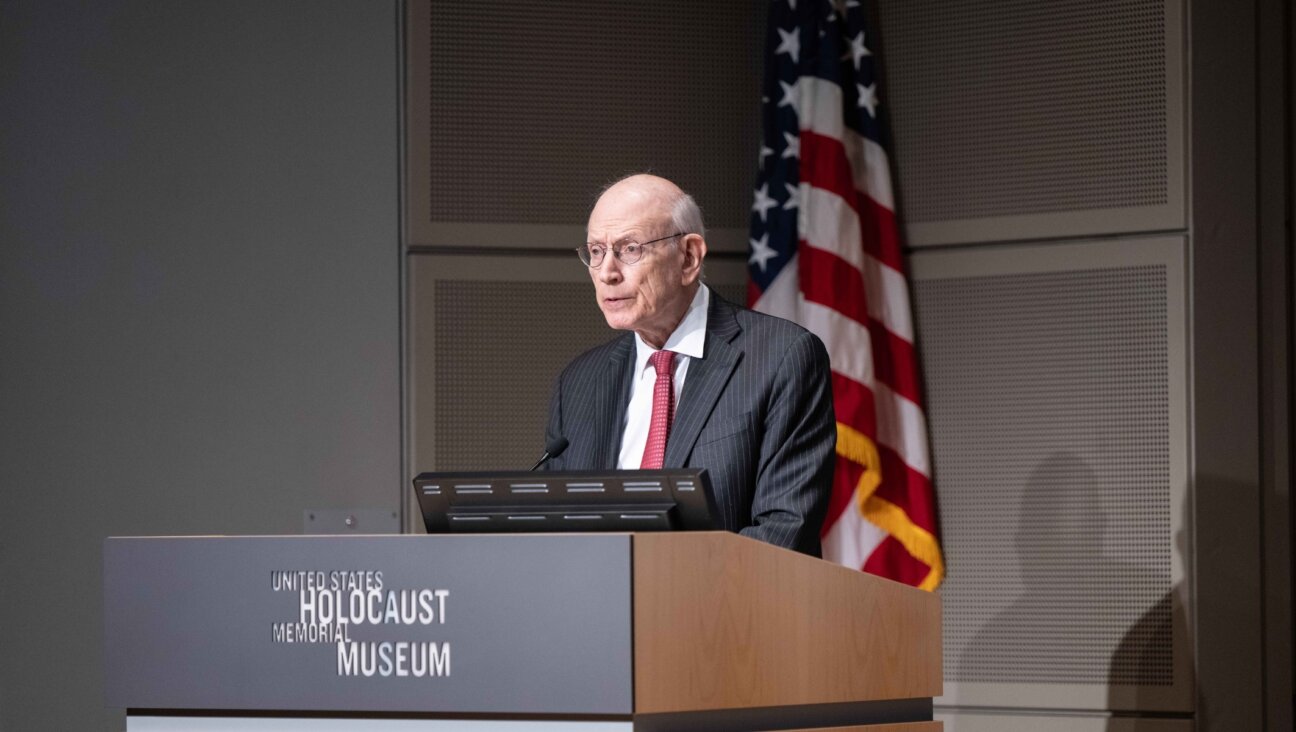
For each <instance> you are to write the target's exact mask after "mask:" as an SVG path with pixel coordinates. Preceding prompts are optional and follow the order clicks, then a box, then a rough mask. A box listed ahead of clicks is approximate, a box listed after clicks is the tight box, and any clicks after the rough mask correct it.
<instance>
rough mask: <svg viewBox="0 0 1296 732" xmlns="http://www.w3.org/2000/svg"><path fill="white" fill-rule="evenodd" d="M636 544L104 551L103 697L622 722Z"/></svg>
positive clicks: (351, 543) (209, 706)
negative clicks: (616, 719)
mask: <svg viewBox="0 0 1296 732" xmlns="http://www.w3.org/2000/svg"><path fill="white" fill-rule="evenodd" d="M630 558H631V557H630V536H629V535H627V534H597V535H596V534H589V535H547V536H546V535H536V536H507V537H501V536H489V535H483V536H357V537H312V536H305V537H190V538H111V539H108V540H107V541H106V542H105V545H104V624H105V627H104V635H105V646H106V647H105V668H106V673H105V677H104V678H105V698H106V701H107V704H108V705H109V706H116V707H124V708H128V709H136V710H146V709H158V710H184V709H193V710H199V709H205V710H280V711H291V710H312V711H315V712H321V711H334V710H336V711H349V712H363V711H383V712H433V713H435V712H442V713H451V712H453V713H468V714H476V713H491V714H589V715H629V714H631V713H632V712H633V696H632V693H633V690H632V681H633V677H632V647H631V644H632V635H631V588H630V577H631V571H630V569H631V567H630Z"/></svg>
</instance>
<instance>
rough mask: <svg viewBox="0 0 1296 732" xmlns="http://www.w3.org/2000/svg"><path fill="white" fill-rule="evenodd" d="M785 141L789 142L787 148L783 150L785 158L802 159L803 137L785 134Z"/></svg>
mask: <svg viewBox="0 0 1296 732" xmlns="http://www.w3.org/2000/svg"><path fill="white" fill-rule="evenodd" d="M783 139H784V140H786V141H787V146H786V147H784V148H783V154H782V155H781V156H779V157H783V158H797V159H798V160H799V159H800V158H801V136H800V135H794V134H792V133H791V132H784V133H783Z"/></svg>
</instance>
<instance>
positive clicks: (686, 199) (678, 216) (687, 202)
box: [671, 193, 706, 239]
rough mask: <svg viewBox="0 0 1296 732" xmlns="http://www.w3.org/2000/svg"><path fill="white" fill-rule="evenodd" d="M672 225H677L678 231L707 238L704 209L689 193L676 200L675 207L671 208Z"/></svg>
mask: <svg viewBox="0 0 1296 732" xmlns="http://www.w3.org/2000/svg"><path fill="white" fill-rule="evenodd" d="M671 223H672V224H674V225H675V230H676V231H679V232H682V233H685V234H697V235H698V236H700V237H702V238H703V239H705V238H706V224H704V223H702V209H701V207H699V206H698V205H697V201H694V200H693V197H692V196H690V195H689V194H687V193H684V194H683V195H681V196H680V197H679V198H677V199H675V203H674V205H672V206H671Z"/></svg>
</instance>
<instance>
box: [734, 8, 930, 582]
mask: <svg viewBox="0 0 1296 732" xmlns="http://www.w3.org/2000/svg"><path fill="white" fill-rule="evenodd" d="M769 17H770V21H769V22H770V25H769V30H768V34H767V46H768V49H769V55H768V57H767V62H766V71H765V84H764V87H763V89H764V99H763V102H764V106H763V108H762V118H763V121H764V135H763V145H762V147H761V150H760V160H761V168H760V175H759V177H758V179H757V187H756V193H755V196H754V200H753V204H752V215H751V225H752V237H751V250H750V257H749V272H750V274H751V282H750V285H749V287H748V295H749V304H750V305H751V306H752V307H753V308H755V309H757V310H760V311H763V312H767V313H771V314H774V315H779V316H781V317H786V318H789V319H791V320H795V321H797V322H799V323H801V324H802V325H804V326H805V327H806V328H808V329H809V330H810V331H812V332H813V333H815V334H816V335H817V336H819V338H820V339H821V340H822V341H823V342H824V345H825V346H826V347H827V349H828V353H829V357H830V358H831V361H832V372H833V373H832V379H833V403H834V410H835V411H836V414H837V422H838V425H837V433H838V443H837V444H838V449H837V452H838V459H837V460H838V462H837V470H836V474H835V477H834V487H833V495H832V499H831V501H830V505H829V514H828V519H827V521H826V523H825V526H824V531H823V547H824V553H825V556H826V557H828V558H831V559H833V560H835V561H838V562H841V563H843V564H846V565H848V566H853V567H857V568H861V569H864V570H866V571H874V572H877V573H880V574H883V575H885V576H889V577H892V578H893V579H898V580H901V581H905V582H909V583H910V584H914V585H918V586H921V587H925V588H928V589H933V588H935V587H936V585H937V584H939V582H940V579H941V577H942V576H943V574H944V567H943V562H942V559H941V556H940V548H939V546H938V544H937V541H936V526H935V515H936V514H935V499H934V495H933V488H932V481H931V465H930V462H929V457H928V456H929V450H928V444H927V425H926V418H925V416H924V412H923V407H922V404H923V400H922V388H921V379H920V376H919V373H920V372H919V364H918V356H917V351H916V349H915V347H914V324H913V319H912V316H911V311H910V293H909V285H908V279H907V277H906V274H905V260H904V253H903V248H902V246H901V243H900V236H899V226H898V223H897V220H896V216H895V210H894V209H895V197H894V194H893V191H892V187H891V173H890V162H889V159H888V156H887V152H886V149H885V147H884V146H883V141H884V139H885V136H884V126H883V120H882V119H881V118H879V117H878V97H877V88H878V85H877V75H876V67H875V65H874V61H875V58H874V56H873V53H872V51H871V50H870V49H869V47H868V39H869V37H870V36H869V32H868V30H867V28H866V27H865V18H864V13H863V11H862V9H861V8H860V6H859V3H858V2H855V1H854V0H839V1H838V2H830V1H829V0H818V2H811V1H810V0H774V2H773V4H772V5H771V8H770V16H769Z"/></svg>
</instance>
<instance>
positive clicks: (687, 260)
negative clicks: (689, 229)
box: [680, 234, 707, 285]
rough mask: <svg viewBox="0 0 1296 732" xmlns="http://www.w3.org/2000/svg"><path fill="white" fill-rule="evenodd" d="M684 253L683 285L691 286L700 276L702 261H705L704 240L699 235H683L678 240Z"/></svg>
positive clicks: (705, 246) (705, 249) (705, 248)
mask: <svg viewBox="0 0 1296 732" xmlns="http://www.w3.org/2000/svg"><path fill="white" fill-rule="evenodd" d="M680 251H682V252H683V253H684V284H686V285H691V284H693V281H694V280H696V279H698V278H699V277H701V276H702V260H704V259H706V253H707V245H706V240H705V239H703V238H702V236H701V235H700V234H685V235H684V238H682V239H681V240H680Z"/></svg>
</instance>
